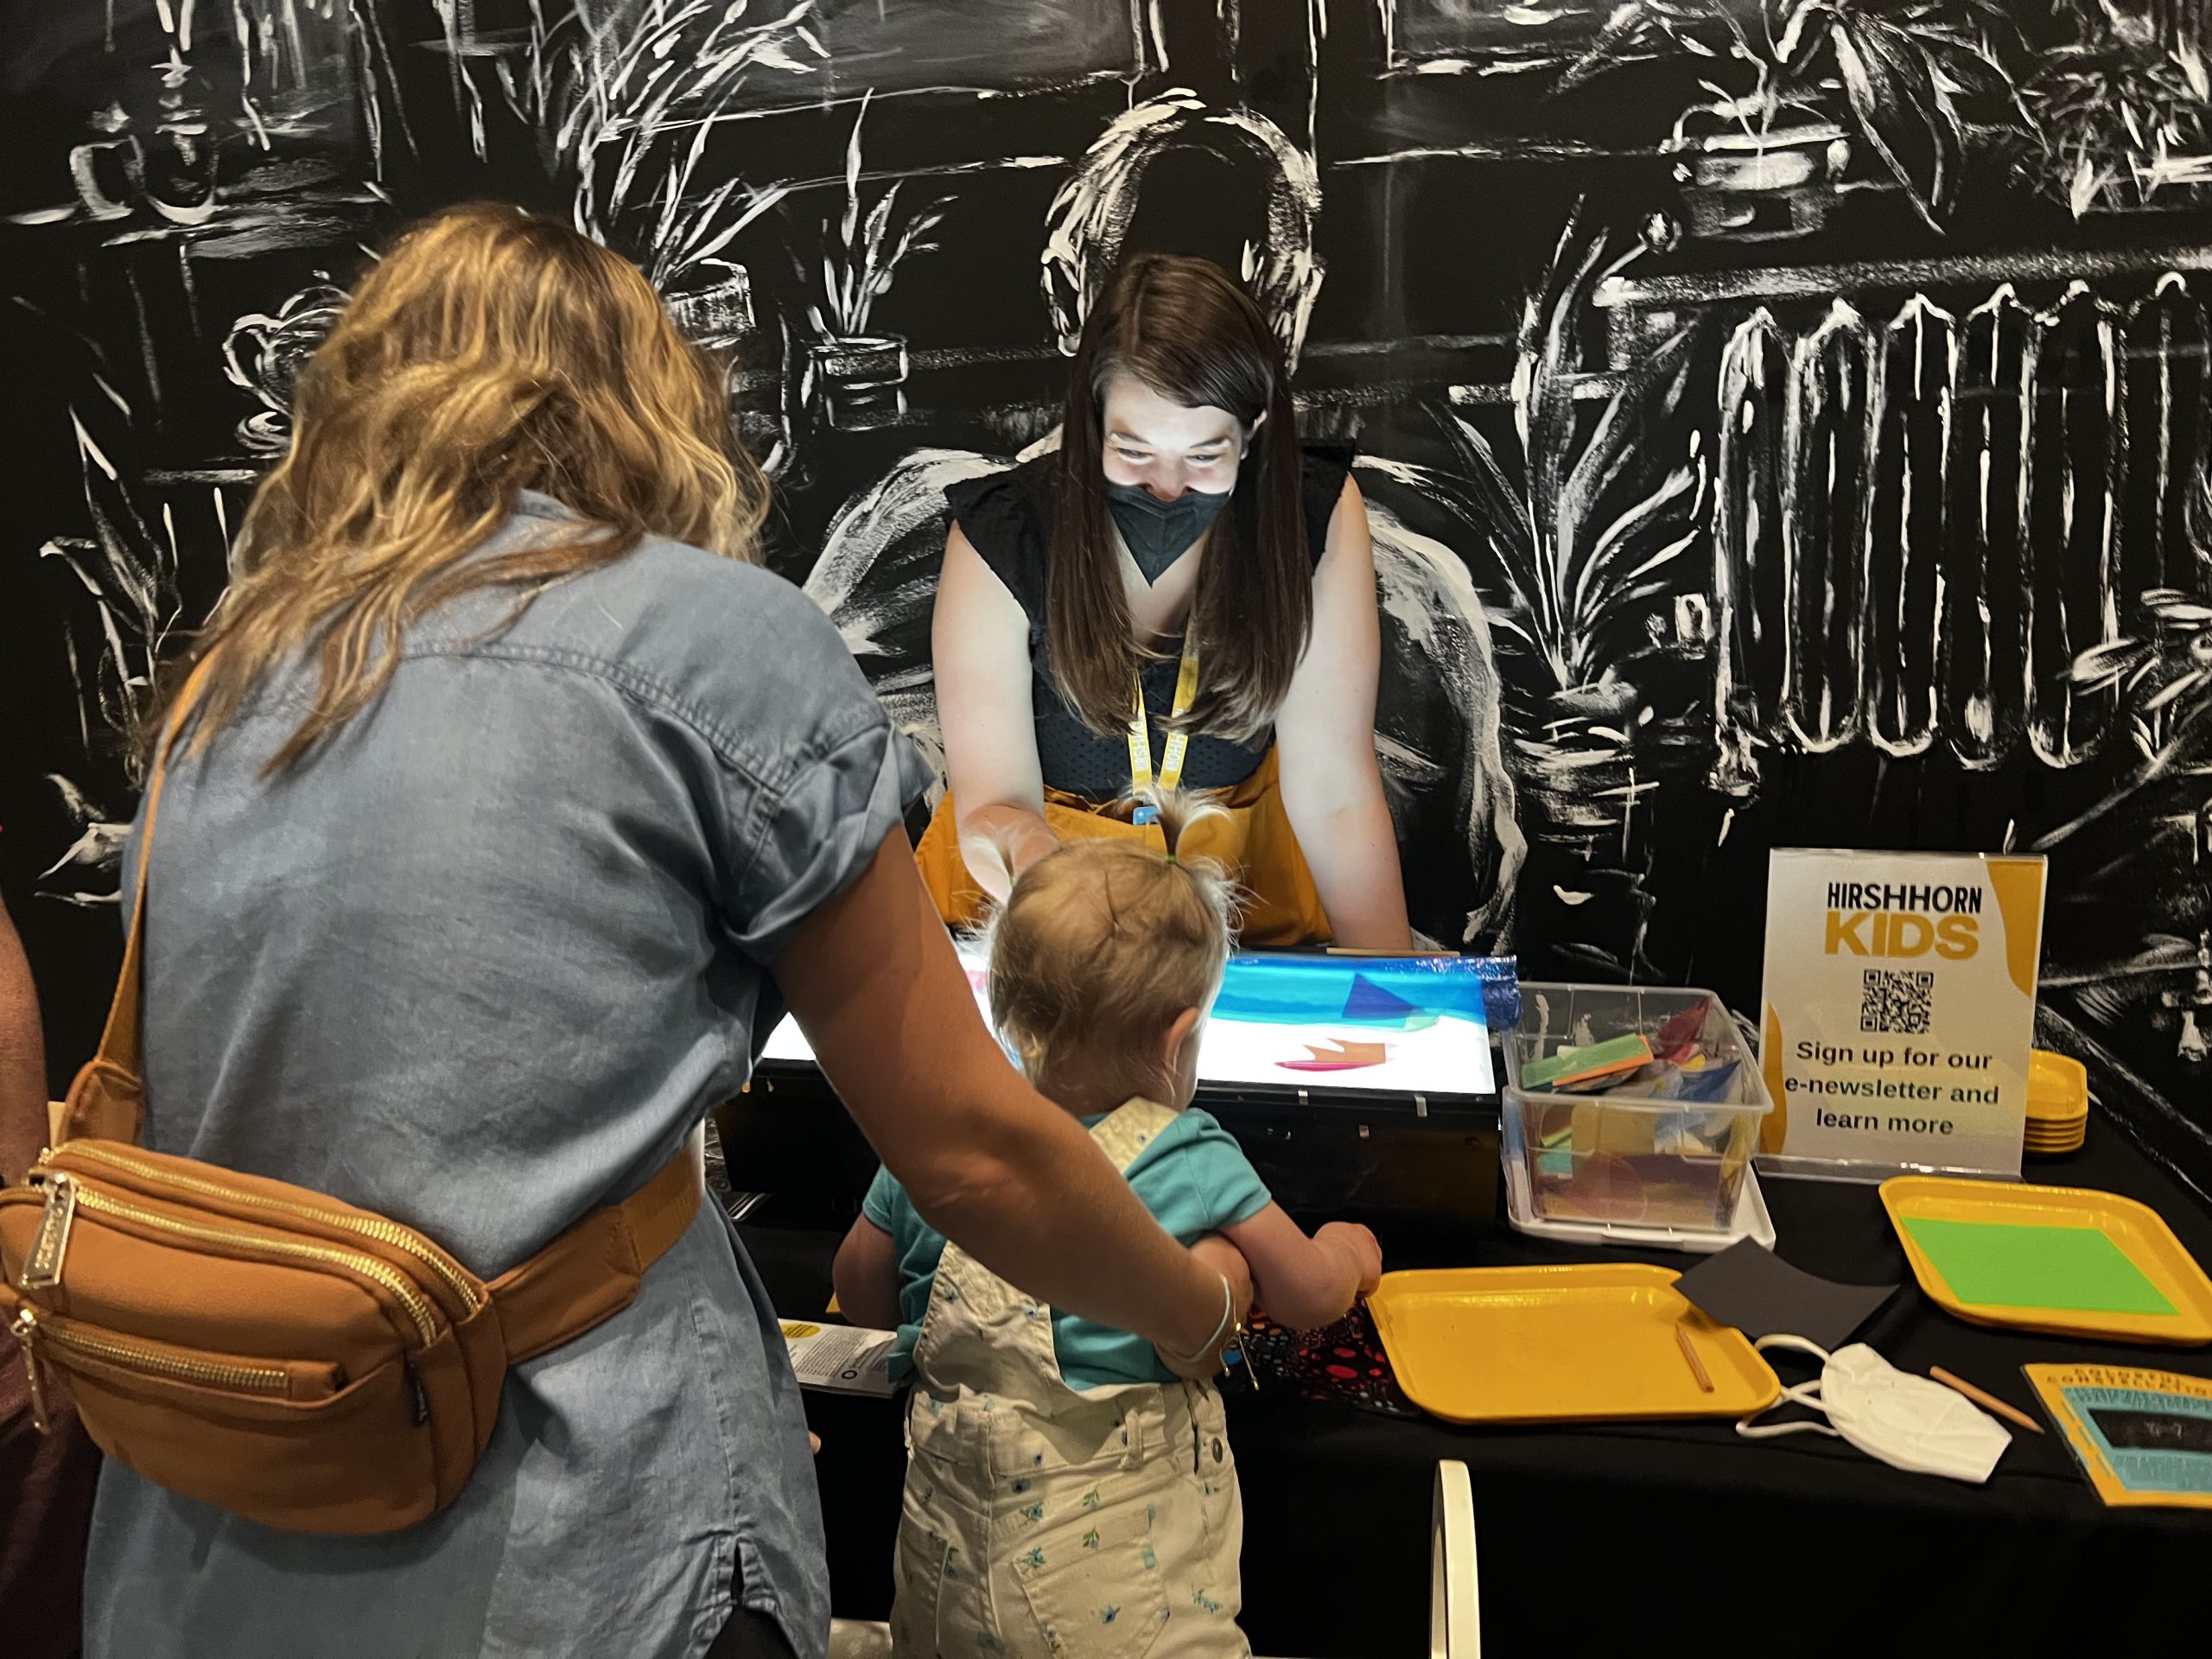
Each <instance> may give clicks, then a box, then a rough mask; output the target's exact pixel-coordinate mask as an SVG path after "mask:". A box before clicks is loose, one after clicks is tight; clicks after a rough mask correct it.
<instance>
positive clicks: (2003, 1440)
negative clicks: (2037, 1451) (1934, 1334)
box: [1736, 1336, 2012, 1486]
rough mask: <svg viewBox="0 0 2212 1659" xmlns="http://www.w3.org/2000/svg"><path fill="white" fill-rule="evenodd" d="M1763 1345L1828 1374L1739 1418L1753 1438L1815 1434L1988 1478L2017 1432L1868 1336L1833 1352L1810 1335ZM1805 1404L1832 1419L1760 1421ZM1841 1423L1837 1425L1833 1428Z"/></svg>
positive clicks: (1899, 1459) (1909, 1465) (1885, 1456)
mask: <svg viewBox="0 0 2212 1659" xmlns="http://www.w3.org/2000/svg"><path fill="white" fill-rule="evenodd" d="M1755 1345H1756V1346H1757V1347H1758V1349H1759V1351H1761V1352H1763V1353H1764V1352H1769V1351H1772V1350H1774V1349H1777V1348H1787V1349H1796V1350H1798V1351H1802V1352H1804V1353H1808V1354H1810V1355H1812V1356H1813V1357H1815V1359H1818V1360H1819V1361H1821V1380H1820V1381H1819V1382H1817V1383H1798V1384H1797V1385H1796V1386H1795V1387H1794V1388H1786V1389H1783V1391H1782V1397H1781V1398H1780V1399H1778V1400H1777V1401H1776V1402H1774V1405H1772V1406H1768V1407H1766V1408H1764V1410H1762V1411H1757V1412H1753V1413H1752V1414H1751V1415H1750V1416H1749V1417H1746V1418H1745V1419H1744V1420H1743V1421H1741V1422H1739V1423H1738V1424H1737V1425H1736V1432H1737V1433H1738V1434H1741V1435H1742V1436H1743V1437H1744V1438H1745V1440H1767V1439H1770V1438H1772V1437H1774V1436H1776V1435H1780V1434H1796V1433H1807V1432H1809V1433H1815V1434H1831V1435H1834V1436H1835V1437H1837V1438H1838V1439H1840V1440H1848V1441H1850V1442H1851V1444H1852V1445H1853V1446H1857V1447H1858V1448H1859V1450H1860V1451H1861V1452H1865V1453H1866V1455H1867V1456H1868V1457H1870V1458H1878V1459H1880V1460H1881V1461H1882V1462H1884V1463H1886V1464H1891V1465H1894V1466H1895V1467H1897V1468H1899V1469H1908V1470H1910V1471H1913V1472H1914V1473H1915V1474H1922V1475H1942V1476H1944V1477H1945V1478H1948V1479H1951V1480H1965V1481H1971V1482H1973V1483H1974V1484H1975V1485H1977V1486H1979V1485H1980V1484H1982V1483H1983V1482H1984V1481H1986V1480H1987V1479H1988V1478H1989V1476H1990V1471H1992V1470H1993V1469H1995V1468H1996V1467H1997V1459H1999V1458H2001V1457H2003V1456H2004V1455H2005V1447H2006V1446H2010V1445H2012V1434H2011V1433H2009V1432H2008V1431H2007V1430H2006V1429H2005V1427H2004V1425H2003V1424H2001V1423H1999V1421H1997V1420H1996V1419H1995V1418H1994V1417H1992V1416H1991V1415H1990V1414H1988V1413H1987V1412H1986V1411H1984V1410H1982V1408H1980V1407H1979V1406H1977V1405H1975V1404H1974V1402H1973V1401H1971V1400H1969V1399H1967V1397H1966V1396H1965V1395H1962V1394H1960V1393H1958V1392H1956V1391H1955V1390H1954V1389H1948V1388H1946V1387H1944V1386H1943V1384H1942V1383H1938V1382H1936V1381H1935V1380H1934V1379H1933V1378H1931V1377H1925V1376H1914V1375H1912V1373H1910V1371H1901V1370H1897V1367H1896V1366H1894V1365H1892V1364H1891V1363H1890V1362H1889V1361H1888V1360H1886V1359H1884V1358H1883V1357H1881V1356H1880V1355H1879V1354H1878V1353H1876V1352H1875V1351H1873V1350H1872V1348H1869V1347H1868V1346H1867V1345H1866V1344H1865V1343H1863V1342H1854V1343H1852V1344H1849V1345H1848V1346H1847V1347H1843V1348H1839V1349H1837V1350H1836V1351H1834V1353H1833V1354H1831V1353H1829V1352H1828V1351H1827V1350H1826V1349H1823V1348H1821V1347H1818V1346H1816V1345H1815V1344H1812V1343H1809V1342H1808V1341H1806V1340H1805V1338H1802V1337H1785V1336H1772V1337H1761V1338H1759V1339H1758V1343H1757V1344H1755ZM1784 1405H1800V1406H1806V1407H1809V1408H1812V1409H1813V1410H1815V1411H1818V1412H1821V1413H1823V1414H1826V1416H1827V1420H1828V1421H1827V1422H1825V1423H1815V1422H1795V1423H1760V1422H1759V1421H1758V1419H1759V1418H1760V1417H1762V1416H1764V1415H1765V1414H1766V1412H1769V1411H1772V1410H1774V1409H1775V1408H1776V1407H1777V1406H1784ZM1831 1425H1833V1427H1831Z"/></svg>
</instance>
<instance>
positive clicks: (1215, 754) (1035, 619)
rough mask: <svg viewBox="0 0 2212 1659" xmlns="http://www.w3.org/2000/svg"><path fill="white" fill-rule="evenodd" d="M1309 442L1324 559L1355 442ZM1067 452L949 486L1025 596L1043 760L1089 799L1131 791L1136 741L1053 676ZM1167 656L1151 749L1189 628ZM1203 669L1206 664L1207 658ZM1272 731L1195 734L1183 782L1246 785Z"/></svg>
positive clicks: (1150, 683)
mask: <svg viewBox="0 0 2212 1659" xmlns="http://www.w3.org/2000/svg"><path fill="white" fill-rule="evenodd" d="M1304 448H1305V459H1306V470H1305V480H1304V491H1303V498H1304V499H1303V503H1302V505H1304V507H1305V509H1306V550H1307V552H1308V554H1309V555H1310V556H1311V557H1312V560H1313V563H1314V564H1315V565H1317V566H1318V565H1319V563H1321V555H1322V553H1323V552H1324V551H1325V550H1326V549H1327V546H1328V539H1329V517H1330V515H1331V514H1332V513H1333V512H1335V511H1336V510H1337V502H1338V499H1339V498H1340V497H1341V496H1342V495H1343V494H1344V480H1345V479H1346V478H1347V477H1349V476H1350V475H1351V459H1352V448H1351V445H1350V444H1322V443H1309V444H1307V445H1306V446H1304ZM1058 463H1059V456H1058V454H1043V455H1039V456H1037V457H1035V458H1034V459H1033V460H1030V461H1024V462H1023V463H1022V464H1021V465H1020V466H1019V467H1014V469H1013V470H1012V471H1011V472H1004V473H996V474H993V475H992V476H990V477H988V478H978V479H970V480H966V481H964V482H962V483H958V484H955V485H952V486H950V487H948V488H947V489H946V491H945V493H944V497H945V500H946V501H947V502H948V503H950V505H951V508H952V517H953V521H954V522H955V523H957V524H958V525H959V526H960V528H961V530H962V531H963V532H965V534H966V535H967V537H968V540H969V543H971V544H972V545H973V546H974V547H975V550H976V552H977V553H979V554H981V555H982V559H983V563H985V564H987V565H988V566H990V568H991V569H992V570H993V572H994V573H995V574H996V575H997V576H998V579H999V580H1000V581H1001V582H1004V583H1005V584H1006V586H1007V592H1009V593H1011V594H1013V595H1014V598H1015V599H1016V600H1017V601H1020V606H1021V608H1022V610H1023V611H1024V612H1025V613H1027V615H1028V618H1029V663H1030V670H1031V674H1032V680H1031V684H1030V689H1029V696H1030V702H1031V706H1032V707H1033V708H1034V709H1035V710H1036V715H1037V760H1038V764H1039V766H1041V767H1042V768H1043V771H1044V777H1045V784H1046V787H1047V788H1049V789H1058V790H1064V791H1066V792H1067V793H1069V794H1071V795H1080V796H1083V797H1084V798H1085V799H1087V800H1093V801H1109V800H1113V799H1115V798H1117V797H1119V796H1122V795H1125V794H1127V793H1128V788H1129V746H1128V741H1127V739H1126V738H1124V737H1123V736H1122V734H1119V733H1116V734H1115V735H1114V736H1112V737H1101V736H1099V735H1098V734H1096V732H1094V731H1092V730H1091V729H1090V728H1089V727H1087V726H1085V725H1084V723H1083V721H1082V720H1081V718H1080V717H1078V716H1077V715H1076V714H1075V712H1074V711H1073V710H1072V709H1070V708H1069V707H1068V705H1067V702H1066V700H1065V699H1064V698H1063V697H1062V696H1060V689H1059V685H1058V682H1056V681H1055V680H1054V679H1053V678H1052V664H1051V663H1050V661H1049V659H1048V658H1049V652H1048V649H1047V646H1046V639H1045V614H1046V613H1045V596H1046V586H1047V582H1048V580H1049V575H1050V554H1049V552H1048V550H1047V547H1046V543H1047V540H1048V538H1049V537H1050V535H1051V533H1052V468H1053V467H1056V466H1057V465H1058ZM1251 483H1252V480H1251V475H1250V474H1249V472H1248V473H1244V474H1240V476H1239V477H1238V479H1237V480H1236V495H1235V497H1234V499H1232V500H1231V501H1230V507H1229V510H1230V512H1233V513H1235V514H1236V533H1237V535H1239V536H1240V537H1250V536H1252V535H1254V534H1255V509H1254V507H1253V504H1252V488H1251ZM1160 649H1161V650H1162V651H1163V652H1166V655H1164V656H1163V657H1162V658H1160V660H1158V661H1156V662H1150V663H1147V664H1145V666H1144V669H1143V671H1142V674H1141V678H1142V681H1143V683H1144V706H1145V709H1146V712H1147V715H1150V717H1151V726H1152V752H1153V754H1154V756H1155V757H1157V756H1159V755H1160V753H1163V752H1164V749H1165V746H1166V741H1167V734H1166V731H1165V730H1164V729H1163V728H1162V727H1161V724H1160V716H1162V715H1165V714H1166V713H1167V711H1168V710H1169V709H1172V708H1173V706H1174V701H1175V678H1176V674H1177V672H1178V667H1179V660H1178V659H1179V657H1180V655H1181V652H1182V649H1183V641H1182V639H1180V637H1177V638H1175V639H1169V640H1166V641H1164V642H1163V643H1162V645H1161V647H1160ZM1198 668H1199V671H1200V673H1201V674H1203V673H1204V672H1205V660H1204V658H1201V659H1200V661H1199V664H1198ZM1272 741H1274V734H1273V733H1265V734H1262V736H1261V737H1260V738H1259V740H1258V741H1257V742H1256V744H1255V745H1254V746H1251V747H1247V746H1246V745H1244V744H1243V743H1238V742H1235V741H1231V740H1230V739H1227V738H1220V737H1208V736H1206V735H1205V734H1203V733H1200V734H1193V735H1192V739H1191V745H1190V748H1189V750H1188V752H1187V753H1185V756H1184V758H1183V784H1184V786H1185V787H1186V788H1191V789H1226V788H1228V787H1230V785H1234V784H1241V783H1243V781H1244V780H1245V779H1247V778H1249V777H1250V776H1251V775H1252V773H1253V772H1255V771H1257V770H1258V768H1259V765H1260V761H1261V760H1262V758H1263V757H1264V756H1265V755H1266V753H1267V751H1268V744H1269V743H1271V742H1272Z"/></svg>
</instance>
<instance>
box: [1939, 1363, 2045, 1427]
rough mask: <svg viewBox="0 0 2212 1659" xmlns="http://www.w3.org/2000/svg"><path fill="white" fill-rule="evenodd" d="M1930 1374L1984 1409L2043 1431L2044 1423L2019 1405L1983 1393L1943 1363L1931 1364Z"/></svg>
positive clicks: (2007, 1419)
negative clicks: (1943, 1366)
mask: <svg viewBox="0 0 2212 1659" xmlns="http://www.w3.org/2000/svg"><path fill="white" fill-rule="evenodd" d="M1928 1375H1929V1376H1932V1377H1934V1378H1935V1379H1936V1381H1937V1382H1938V1383H1942V1385H1943V1386H1944V1387H1945V1388H1947V1389H1957V1390H1958V1391H1959V1392H1960V1393H1961V1394H1963V1395H1966V1397H1967V1399H1969V1400H1971V1401H1973V1402H1974V1404H1976V1405H1977V1406H1980V1408H1982V1409H1983V1410H1984V1411H1993V1412H1995V1413H1996V1414H1998V1415H1999V1417H2002V1418H2003V1419H2005V1421H2007V1422H2010V1423H2018V1425H2019V1426H2020V1427H2022V1428H2024V1429H2026V1430H2027V1431H2028V1432H2029V1433H2031V1434H2040V1433H2043V1425H2042V1424H2041V1423H2039V1422H2037V1421H2036V1420H2035V1419H2034V1418H2032V1417H2031V1416H2029V1415H2028V1414H2027V1413H2026V1412H2024V1411H2022V1410H2021V1409H2020V1408H2018V1407H2017V1406H2008V1405H2006V1404H2005V1402H2003V1401H2002V1400H1999V1398H1998V1397H1997V1396H1996V1395H1993V1394H1985V1393H1983V1392H1982V1391H1981V1390H1980V1389H1977V1388H1976V1387H1974V1384H1973V1383H1969V1382H1967V1380H1966V1378H1964V1377H1962V1376H1952V1375H1951V1374H1950V1372H1948V1371H1947V1370H1944V1369H1943V1368H1942V1366H1941V1365H1930V1366H1929V1368H1928Z"/></svg>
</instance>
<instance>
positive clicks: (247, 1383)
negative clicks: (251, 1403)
mask: <svg viewBox="0 0 2212 1659" xmlns="http://www.w3.org/2000/svg"><path fill="white" fill-rule="evenodd" d="M31 1329H32V1332H33V1333H34V1334H35V1338H36V1339H37V1340H38V1341H40V1342H50V1343H52V1344H54V1345H55V1346H56V1347H59V1348H67V1349H73V1350H75V1351H77V1352H79V1353H80V1354H88V1355H90V1356H91V1357H92V1358H94V1359H100V1360H105V1361H106V1362H107V1363H109V1364H111V1365H121V1366H124V1367H125V1368H126V1369H128V1370H134V1371H149V1372H152V1373H154V1374H155V1375H156V1376H168V1377H175V1379H176V1380H178V1381H179V1382H182V1383H200V1384H201V1385H202V1386H204V1387H207V1388H211V1389H243V1390H245V1391H246V1392H248V1393H251V1394H289V1393H290V1392H291V1390H292V1376H291V1373H290V1372H289V1371H288V1370H285V1369H284V1368H283V1366H281V1365H235V1364H226V1363H222V1362H220V1361H218V1360H210V1359H186V1358H183V1357H180V1356H178V1355H175V1354H165V1353H163V1352H162V1351H160V1350H158V1349H155V1348H146V1347H142V1346H141V1345H139V1344H137V1343H135V1342H119V1341H117V1340H116V1339H115V1338H111V1337H92V1336H86V1334H85V1333H84V1332H81V1331H64V1330H62V1329H61V1328H60V1326H58V1325H48V1324H44V1323H41V1322H40V1321H38V1320H36V1319H34V1320H33V1321H32V1325H31Z"/></svg>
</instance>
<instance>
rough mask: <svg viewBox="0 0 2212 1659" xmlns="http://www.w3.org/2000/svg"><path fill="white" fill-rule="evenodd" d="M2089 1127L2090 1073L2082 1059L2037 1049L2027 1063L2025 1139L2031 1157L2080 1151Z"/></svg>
mask: <svg viewBox="0 0 2212 1659" xmlns="http://www.w3.org/2000/svg"><path fill="white" fill-rule="evenodd" d="M2088 1130H2089V1073H2088V1068H2087V1067H2085V1066H2083V1065H2082V1063H2081V1061H2079V1060H2069V1059H2068V1058H2066V1056H2064V1055H2063V1054H2053V1053H2051V1052H2050V1051H2048V1050H2047V1049H2041V1048H2039V1049H2037V1050H2036V1052H2035V1056H2034V1058H2033V1059H2032V1060H2031V1061H2030V1063H2029V1065H2028V1128H2027V1138H2026V1139H2025V1141H2023V1142H2022V1150H2024V1152H2025V1153H2026V1154H2028V1156H2030V1157H2031V1158H2057V1157H2063V1155H2064V1154H2067V1153H2069V1152H2079V1151H2080V1150H2081V1148H2082V1137H2083V1136H2085V1135H2087V1134H2088Z"/></svg>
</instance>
